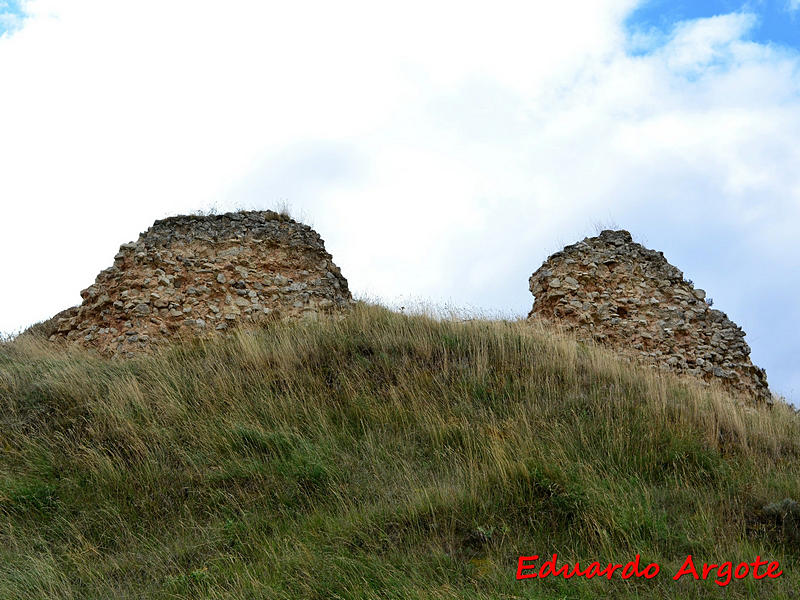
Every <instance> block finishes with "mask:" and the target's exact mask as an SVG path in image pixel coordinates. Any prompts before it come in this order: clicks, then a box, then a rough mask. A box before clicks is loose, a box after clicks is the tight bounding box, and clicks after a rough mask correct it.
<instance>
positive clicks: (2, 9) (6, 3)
mask: <svg viewBox="0 0 800 600" xmlns="http://www.w3.org/2000/svg"><path fill="white" fill-rule="evenodd" d="M23 16H24V13H23V10H22V7H21V6H20V3H19V1H18V0H0V36H2V35H3V34H5V33H12V32H14V31H15V30H16V29H18V28H19V27H20V26H21V25H22V18H23Z"/></svg>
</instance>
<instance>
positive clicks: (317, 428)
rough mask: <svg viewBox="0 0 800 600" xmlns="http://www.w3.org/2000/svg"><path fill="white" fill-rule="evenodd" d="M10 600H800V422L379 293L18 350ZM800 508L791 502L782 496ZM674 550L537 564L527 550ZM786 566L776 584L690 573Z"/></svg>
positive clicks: (7, 484) (525, 332)
mask: <svg viewBox="0 0 800 600" xmlns="http://www.w3.org/2000/svg"><path fill="white" fill-rule="evenodd" d="M0 419H1V421H0V449H2V452H1V453H0V598H3V599H9V600H11V599H21V598H25V599H36V598H59V599H62V598H63V599H67V598H98V599H99V598H104V599H105V598H131V599H133V598H137V599H138V598H164V599H167V598H170V599H172V598H220V599H221V598H241V599H245V598H248V599H249V598H287V599H288V598H319V599H323V598H324V599H329V598H341V599H349V598H364V599H367V598H374V599H378V598H380V599H389V598H396V599H422V598H435V599H446V598H465V599H466V598H482V599H490V598H491V599H494V598H531V599H533V598H536V599H539V598H552V599H556V598H559V599H562V598H602V597H608V598H705V597H719V598H723V597H725V598H797V597H798V594H800V534H798V529H800V528H799V527H798V524H799V523H800V522H798V520H797V519H796V516H793V513H792V512H791V511H789V510H788V509H787V510H785V511H784V512H783V513H781V511H777V512H775V511H773V512H770V511H769V510H766V511H765V510H764V507H765V506H766V505H768V504H771V503H775V502H779V501H782V500H783V499H784V498H787V497H790V498H794V499H800V462H798V455H800V420H798V418H797V417H796V416H795V415H794V413H793V411H791V410H790V409H789V408H788V407H786V406H783V405H776V406H775V407H774V408H772V409H768V408H766V407H765V408H759V409H755V408H751V407H747V406H743V405H737V404H736V403H734V402H733V400H732V399H731V398H729V397H728V396H726V395H725V394H724V393H723V392H721V391H719V390H716V389H710V388H704V387H700V386H699V385H698V384H694V383H692V382H689V381H683V380H679V379H677V378H675V377H673V376H660V375H659V374H658V373H657V372H656V371H654V370H652V369H649V368H645V367H636V366H632V365H630V364H628V363H626V362H624V361H622V360H620V359H618V358H616V357H615V356H614V355H612V354H609V353H606V352H603V351H601V350H599V349H596V348H590V347H586V346H583V345H580V344H577V343H575V342H574V341H572V340H570V339H569V338H565V337H561V336H559V335H558V334H557V333H555V332H552V331H546V330H544V329H541V328H538V327H535V326H532V325H530V324H528V323H525V322H493V321H481V320H475V321H469V322H454V321H448V320H436V319H431V318H426V317H422V316H407V315H401V314H396V313H393V312H390V311H388V310H386V309H383V308H380V307H376V306H369V305H359V306H357V308H356V309H355V310H354V312H353V313H352V314H351V315H350V316H348V317H347V318H345V319H343V320H338V321H337V320H322V321H319V322H308V323H277V322H276V323H270V324H267V325H265V326H264V327H262V328H258V329H253V330H243V331H240V332H238V333H237V334H235V335H234V336H231V337H230V338H228V339H219V340H214V341H209V342H202V343H201V342H195V343H190V344H184V345H179V346H175V347H173V348H170V349H168V350H166V351H164V352H162V353H161V354H159V355H156V356H148V357H142V358H139V359H136V360H131V361H107V360H104V359H100V358H97V357H93V356H91V355H89V354H84V353H81V352H78V351H70V352H66V351H62V350H58V349H56V348H54V347H52V346H51V345H49V344H48V343H46V342H43V341H40V340H37V339H36V338H35V337H33V336H22V337H20V338H18V339H17V340H16V341H14V342H12V343H7V344H3V345H2V346H0ZM787 506H789V505H787ZM554 552H557V553H558V555H559V561H562V560H563V561H565V562H570V563H574V562H575V561H581V565H583V564H584V563H588V562H589V561H592V560H598V561H600V562H601V563H604V564H605V563H608V562H621V563H622V564H624V563H626V562H628V561H630V560H631V559H633V557H634V556H635V555H636V554H640V555H641V558H642V564H646V563H648V562H656V563H658V564H659V565H660V566H661V573H660V574H659V575H658V576H657V577H655V578H654V579H651V580H645V579H629V580H627V581H624V580H622V579H620V578H619V577H614V578H612V579H611V580H610V581H609V580H606V579H603V578H599V579H598V578H595V579H591V580H589V579H586V578H580V577H575V578H572V579H569V580H565V579H563V578H555V577H550V578H546V579H528V580H524V581H517V580H516V578H515V575H516V570H517V559H518V557H519V556H520V555H533V554H538V555H542V556H543V557H549V556H550V555H551V554H552V553H554ZM687 554H692V555H694V556H695V557H696V559H697V561H698V563H702V562H703V561H706V562H714V563H720V562H722V561H733V562H734V563H737V562H739V561H752V560H754V559H755V558H756V555H760V556H762V557H765V558H769V559H770V560H778V561H779V562H780V565H781V568H782V569H783V575H782V576H781V577H779V578H777V579H764V580H760V581H754V580H753V579H752V578H750V577H748V578H747V579H742V580H734V581H732V582H731V583H730V584H729V585H728V586H726V587H720V586H718V585H717V584H715V583H714V582H713V577H711V578H710V579H709V580H706V581H694V580H693V579H691V578H683V579H681V580H680V581H678V582H675V581H672V579H671V575H672V574H673V573H674V572H675V571H677V570H678V568H679V567H680V565H681V563H682V562H683V560H684V559H685V558H686V556H687Z"/></svg>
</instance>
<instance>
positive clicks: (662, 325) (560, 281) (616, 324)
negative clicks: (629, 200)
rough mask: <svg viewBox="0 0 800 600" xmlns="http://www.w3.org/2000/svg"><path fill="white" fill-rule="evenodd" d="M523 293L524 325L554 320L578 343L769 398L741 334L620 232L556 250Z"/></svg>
mask: <svg viewBox="0 0 800 600" xmlns="http://www.w3.org/2000/svg"><path fill="white" fill-rule="evenodd" d="M530 289H531V292H532V293H533V295H534V297H535V300H534V304H533V309H532V310H531V312H530V314H529V315H528V318H529V319H533V318H545V319H550V320H555V321H558V322H560V323H562V324H564V325H565V326H566V327H567V328H568V329H570V330H572V331H574V332H576V333H577V335H578V336H579V337H581V338H584V339H589V338H591V339H594V340H596V341H598V342H601V343H603V344H605V345H608V346H611V347H613V348H615V349H617V350H620V351H622V352H624V353H628V354H632V355H634V356H636V357H638V358H641V359H643V360H645V361H647V362H651V363H656V364H658V365H659V366H662V367H664V368H667V369H671V370H674V371H677V372H680V373H688V374H691V375H695V376H697V377H701V378H703V379H705V380H717V381H720V382H722V383H723V385H725V386H726V387H728V388H729V389H730V390H733V391H736V392H741V393H744V394H747V395H748V396H750V397H755V398H757V399H760V400H770V392H769V388H768V387H767V377H766V373H765V372H764V370H763V369H760V368H759V367H756V366H754V365H753V364H752V362H750V347H749V346H748V345H747V343H746V342H745V341H744V336H745V333H744V331H742V329H741V328H740V327H739V326H737V325H736V323H734V322H733V321H731V320H730V319H728V317H727V316H726V315H725V313H723V312H721V311H719V310H714V309H712V308H711V307H710V305H709V304H710V303H709V302H707V301H706V298H705V296H706V294H705V292H704V291H703V290H701V289H695V288H694V287H693V285H692V283H691V282H690V281H686V280H685V279H684V278H683V273H682V272H681V271H680V270H679V269H677V268H676V267H674V266H672V265H671V264H669V263H668V262H667V261H666V259H665V258H664V255H663V253H661V252H656V251H654V250H648V249H647V248H645V247H644V246H642V245H640V244H637V243H635V242H633V240H632V239H631V234H630V233H628V232H627V231H610V230H607V231H603V232H602V233H601V234H600V235H599V236H598V237H593V238H586V239H584V240H583V241H581V242H578V243H577V244H573V245H571V246H567V247H566V248H564V249H563V250H562V251H560V252H556V253H555V254H553V255H552V256H551V257H550V258H548V259H547V260H546V261H545V262H544V264H543V265H542V266H541V267H540V268H539V269H538V270H537V271H536V272H535V273H534V274H533V275H532V276H531V278H530Z"/></svg>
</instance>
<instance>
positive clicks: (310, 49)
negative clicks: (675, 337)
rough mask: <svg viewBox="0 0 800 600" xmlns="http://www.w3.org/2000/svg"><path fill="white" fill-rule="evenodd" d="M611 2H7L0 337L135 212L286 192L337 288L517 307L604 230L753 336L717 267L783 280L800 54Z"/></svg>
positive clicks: (742, 25) (790, 236)
mask: <svg viewBox="0 0 800 600" xmlns="http://www.w3.org/2000/svg"><path fill="white" fill-rule="evenodd" d="M634 4H635V3H634V2H633V1H630V0H618V1H617V0H609V1H606V2H597V1H595V0H586V1H584V2H577V3H570V4H567V3H547V6H546V7H545V8H542V7H541V6H536V7H534V6H533V3H522V2H500V3H495V4H493V5H492V8H491V9H489V8H488V7H487V5H486V4H485V3H474V2H467V3H465V2H438V3H430V2H407V3H402V4H398V5H394V6H393V7H391V8H388V9H387V8H385V6H381V3H374V2H353V1H345V2H338V3H322V2H319V3H318V2H293V3H272V2H267V3H259V2H243V1H235V0H234V1H232V2H228V3H225V5H224V8H222V7H221V6H220V4H219V3H210V2H169V3H162V2H158V3H157V2H152V1H145V2H139V3H136V4H135V5H131V4H130V3H121V2H111V1H103V2H95V1H89V0H81V1H78V0H72V1H69V2H64V1H58V2H56V1H55V0H34V1H32V2H29V3H28V4H27V5H26V10H27V11H28V12H29V14H30V15H31V16H30V17H29V18H28V19H27V20H26V23H25V26H24V27H23V28H21V29H20V30H18V31H17V32H15V33H13V34H12V35H6V36H5V37H4V38H2V39H0V85H2V93H0V131H2V132H3V135H2V136H1V137H0V198H1V199H2V200H0V201H2V214H3V218H4V222H5V223H7V224H11V225H7V227H5V228H4V235H3V237H2V239H0V253H1V254H0V255H1V256H3V257H4V258H3V259H2V267H3V273H4V275H3V277H4V280H5V281H6V282H8V286H7V287H6V285H4V286H3V287H4V293H3V294H2V296H0V330H3V329H6V330H8V329H14V328H17V327H19V326H22V325H24V324H26V323H28V322H31V321H33V320H35V319H39V318H43V317H46V316H48V315H49V314H52V313H53V312H55V311H56V310H58V309H60V308H63V307H65V306H67V305H69V304H72V303H74V302H77V301H78V300H79V298H78V296H77V292H78V290H79V289H80V288H81V287H84V286H86V285H88V284H89V283H90V282H91V280H92V278H93V277H94V275H95V274H96V273H97V272H98V271H99V270H100V269H102V268H104V267H106V266H108V264H109V262H110V260H111V257H112V256H113V254H114V253H115V251H116V248H117V246H118V245H119V244H120V243H122V242H124V241H128V240H129V239H133V238H135V237H136V235H138V232H139V231H141V230H143V229H145V228H146V227H147V226H148V225H149V224H150V223H151V222H152V221H153V220H154V219H155V218H158V217H162V216H165V215H167V214H171V213H176V212H182V211H183V212H185V211H190V210H194V209H197V208H204V207H207V206H210V205H212V204H216V205H218V206H220V207H221V208H226V207H232V206H235V205H241V204H244V205H249V206H253V207H260V208H264V207H269V206H270V205H271V204H273V203H277V202H279V201H281V200H283V199H286V200H288V201H289V202H290V203H291V204H292V205H293V206H294V207H295V208H296V209H297V210H298V212H301V213H303V214H305V215H308V216H309V217H310V219H311V221H313V224H314V225H315V226H316V228H317V229H318V230H319V231H320V233H321V234H322V235H323V237H324V238H325V239H326V242H327V245H328V248H329V250H330V251H331V252H332V254H333V255H334V258H335V260H336V261H337V263H338V264H339V265H340V266H341V267H342V269H343V272H344V273H345V275H346V276H347V277H348V279H349V280H350V283H351V287H353V288H354V289H355V290H356V291H359V292H369V293H372V294H375V295H379V296H381V297H383V298H387V299H393V298H397V297H399V296H402V295H412V296H417V297H422V298H431V299H435V300H452V301H454V302H455V303H458V304H472V305H476V306H483V307H489V308H494V309H496V310H498V311H506V312H508V311H514V312H516V313H518V314H523V313H524V312H525V311H526V310H527V309H528V308H529V305H530V302H531V296H530V293H529V292H528V291H527V278H528V276H529V275H530V273H531V272H532V271H533V270H534V269H535V268H536V267H538V265H539V263H540V262H541V261H542V260H543V259H544V258H545V257H546V255H547V254H548V253H549V252H552V251H554V250H556V249H557V248H558V246H559V245H560V244H564V243H570V242H572V241H574V240H575V239H578V238H580V237H582V236H583V235H585V234H587V233H590V229H591V224H592V223H593V222H595V221H598V220H608V219H613V220H616V221H617V222H619V223H620V224H621V225H623V226H625V225H630V227H631V228H633V229H634V234H639V235H640V237H641V236H646V237H647V238H648V241H649V243H650V245H651V246H654V247H657V248H659V249H662V250H664V251H665V253H666V254H667V256H668V257H669V258H670V259H671V260H673V262H675V263H676V264H678V266H680V267H681V268H683V269H684V270H687V272H689V271H691V272H698V273H699V274H700V275H702V277H703V279H700V277H699V276H698V277H695V281H697V282H698V283H699V284H701V285H705V286H706V287H707V288H708V289H709V291H711V292H712V294H713V295H714V296H715V297H716V299H717V304H718V305H719V306H720V308H723V310H729V311H730V312H731V316H732V317H733V318H734V319H735V320H737V321H739V322H740V324H742V325H743V326H744V327H745V330H747V331H748V332H751V333H752V332H755V334H756V336H757V335H762V337H763V336H768V335H769V334H770V332H773V331H774V330H775V329H774V327H775V326H774V324H772V325H771V324H769V323H767V322H766V321H765V320H763V319H762V318H760V317H759V312H760V311H762V310H763V306H760V305H759V302H760V300H759V298H761V296H759V291H758V290H757V289H754V288H752V287H749V286H747V285H746V284H743V283H742V279H741V277H742V273H737V272H736V266H735V265H734V266H733V267H731V266H730V265H727V263H725V260H724V257H725V255H726V254H728V255H732V254H737V255H739V254H741V255H745V256H747V257H749V260H751V262H753V263H754V264H755V263H758V261H763V262H764V263H765V264H767V265H768V269H767V272H768V273H771V274H772V275H773V276H774V280H775V282H776V283H775V284H771V285H775V286H783V287H782V288H780V289H783V290H784V297H787V298H788V297H792V295H794V294H795V293H797V292H800V281H798V279H797V276H794V278H792V277H787V276H786V273H789V272H791V270H790V269H792V268H794V267H800V265H798V264H797V261H798V258H797V256H798V253H797V252H793V248H794V243H795V242H794V236H795V235H796V233H795V232H796V230H797V225H798V223H800V174H799V173H798V172H797V169H796V165H797V164H798V159H800V155H799V154H800V150H798V148H797V146H796V143H795V140H796V139H798V136H799V135H800V99H799V98H800V96H799V95H798V77H797V73H798V66H800V65H799V63H798V57H797V54H796V53H794V52H792V51H789V50H785V49H784V50H781V49H780V48H778V47H767V46H763V45H758V44H754V43H751V42H748V41H746V40H745V39H744V37H745V36H746V33H747V31H748V28H749V27H751V26H752V24H753V19H754V18H753V16H752V15H747V14H742V13H734V14H731V15H723V16H719V17H715V18H712V19H703V20H699V21H692V22H688V23H685V24H682V25H680V26H678V27H677V28H676V29H675V31H673V32H672V33H671V34H670V35H668V36H666V37H664V38H663V39H661V40H655V38H653V39H652V40H649V42H648V47H649V48H650V51H649V52H648V53H647V54H644V55H641V56H631V55H629V54H627V53H626V48H629V47H630V42H631V40H630V39H629V38H628V37H627V35H626V32H625V31H624V29H623V26H622V23H623V20H624V18H625V16H626V15H627V13H628V11H630V10H631V9H632V8H633V6H634ZM658 44H660V45H658ZM711 235H713V236H715V237H713V238H710V237H709V236H711ZM739 264H740V265H743V263H739ZM747 264H748V265H749V264H750V263H747ZM741 268H745V267H744V266H742V267H741ZM798 271H800V269H798ZM795 272H797V271H795ZM5 289H11V290H14V292H13V293H8V292H5ZM20 289H24V290H25V293H24V294H23V293H19V292H18V291H17V290H20ZM754 337H755V336H754ZM751 345H753V347H754V356H756V358H757V359H758V360H761V357H763V359H764V360H766V361H767V363H770V361H772V362H771V363H770V364H766V365H765V366H767V369H768V372H769V373H770V376H772V374H773V372H775V373H781V372H783V373H784V375H782V376H780V377H783V379H782V380H781V381H783V382H788V381H789V376H788V375H786V374H785V373H788V372H789V371H788V369H790V367H789V366H787V365H785V364H782V363H780V357H778V356H777V354H776V353H771V351H770V345H771V341H770V340H769V339H766V340H762V342H761V343H760V344H756V343H754V342H753V340H752V339H751ZM793 348H794V349H795V354H796V352H797V346H793ZM764 360H762V362H764ZM779 363H780V364H779ZM781 369H783V371H781ZM798 384H800V382H796V383H793V384H792V385H798ZM786 385H789V384H788V383H786ZM798 387H800V386H798Z"/></svg>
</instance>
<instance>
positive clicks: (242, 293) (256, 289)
mask: <svg viewBox="0 0 800 600" xmlns="http://www.w3.org/2000/svg"><path fill="white" fill-rule="evenodd" d="M81 297H82V298H83V302H82V304H81V305H80V306H78V307H74V308H71V309H67V310H66V311H63V312H62V313H59V315H56V317H57V320H56V327H57V331H56V332H55V333H54V334H53V335H51V336H50V339H51V340H52V341H57V340H66V341H68V342H73V343H78V344H81V345H84V346H87V347H90V348H94V349H96V350H98V351H99V352H101V353H102V354H105V355H121V356H128V355H131V354H135V353H139V352H145V351H148V350H150V349H151V348H153V347H154V346H156V345H158V344H159V343H163V342H164V341H166V340H168V339H171V338H174V337H176V336H185V335H188V336H205V335H209V334H213V333H215V332H221V331H225V330H226V329H228V328H229V327H231V326H233V325H235V324H237V323H240V322H252V321H257V320H259V319H263V318H266V317H314V316H316V315H317V314H319V313H323V312H331V311H337V310H342V309H346V308H347V307H349V306H350V304H351V302H352V299H351V296H350V292H349V290H348V287H347V281H346V280H345V278H344V277H342V274H341V272H340V271H339V268H338V267H337V266H336V265H335V264H334V263H333V260H332V257H331V255H330V254H328V253H327V252H326V251H325V245H324V242H323V241H322V239H321V238H320V236H319V235H318V234H317V233H316V232H315V231H314V230H312V229H311V228H310V227H308V226H306V225H303V224H300V223H297V222H295V221H294V220H292V219H290V218H289V217H287V216H285V215H281V214H278V213H275V212H272V211H252V212H238V213H227V214H224V215H211V216H179V217H171V218H168V219H163V220H160V221H156V222H155V223H154V224H153V226H152V227H150V228H149V229H148V230H147V231H145V232H144V233H143V234H141V236H140V237H139V239H138V240H137V241H136V242H131V243H128V244H123V245H122V246H121V247H120V250H119V253H118V254H117V255H116V256H115V257H114V264H113V266H111V267H109V268H108V269H105V270H104V271H102V272H101V273H100V274H99V275H98V276H97V279H96V280H95V282H94V284H92V285H91V286H89V287H88V288H87V289H85V290H83V291H82V292H81Z"/></svg>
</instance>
